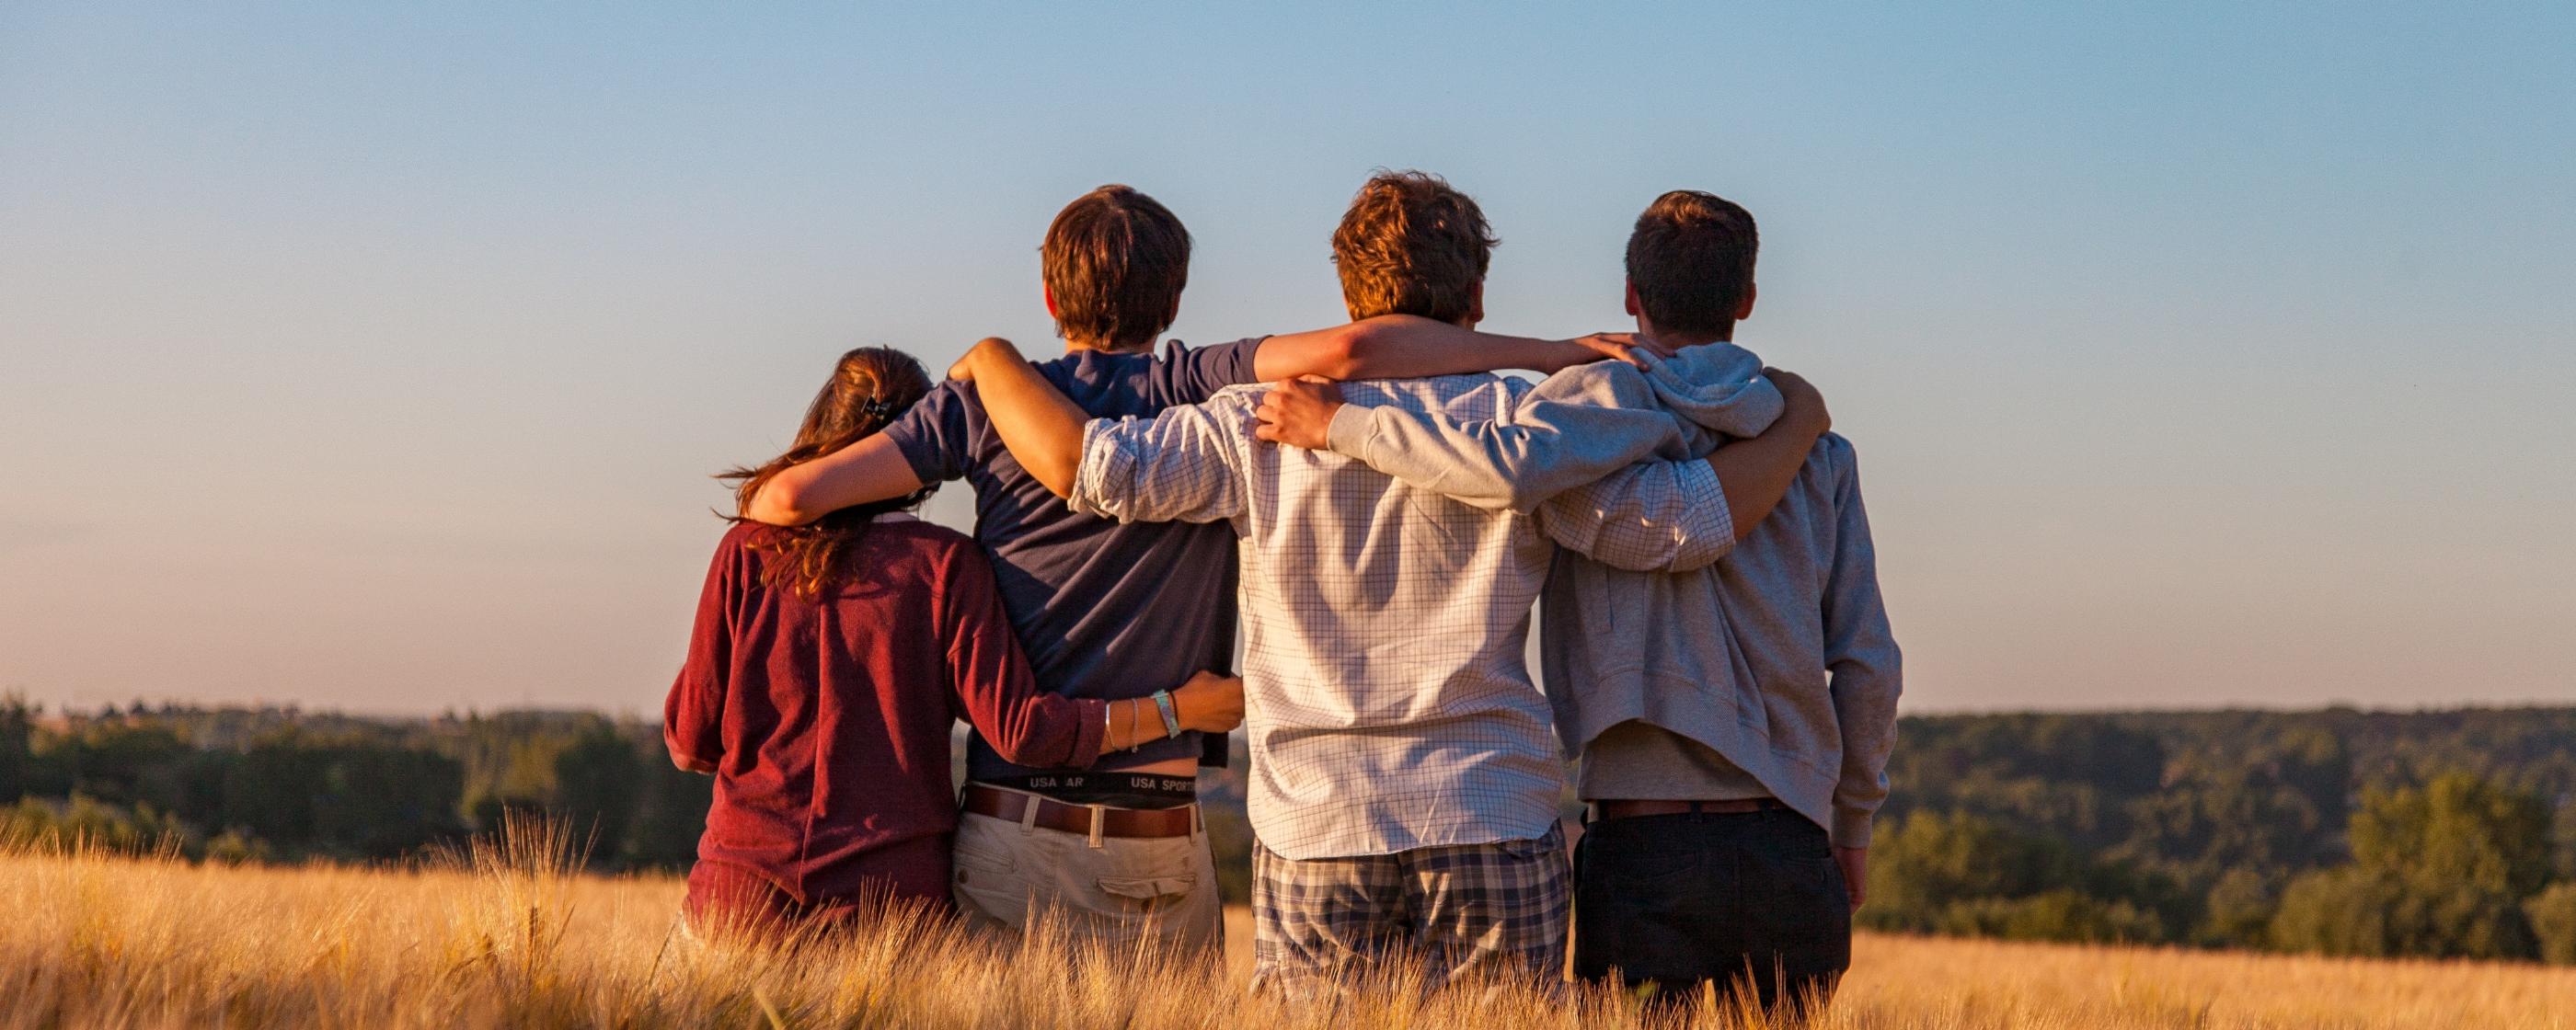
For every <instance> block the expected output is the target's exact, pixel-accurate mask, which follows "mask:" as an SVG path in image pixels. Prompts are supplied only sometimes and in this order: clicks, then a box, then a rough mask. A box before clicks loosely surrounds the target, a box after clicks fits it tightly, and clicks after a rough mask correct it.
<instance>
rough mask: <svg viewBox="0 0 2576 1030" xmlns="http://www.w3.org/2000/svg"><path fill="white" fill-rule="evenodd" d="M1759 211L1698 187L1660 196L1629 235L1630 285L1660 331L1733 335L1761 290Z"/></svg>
mask: <svg viewBox="0 0 2576 1030" xmlns="http://www.w3.org/2000/svg"><path fill="white" fill-rule="evenodd" d="M1761 245H1762V237H1761V234H1760V233H1759V232H1757V231H1755V229H1754V227H1753V213H1752V212H1750V211H1746V210H1745V209H1744V208H1743V207H1742V206H1740V205H1738V204H1736V203H1735V202H1734V201H1731V200H1728V199H1726V198H1724V197H1720V196H1718V195H1716V194H1714V193H1702V192H1700V191H1698V190H1674V191H1672V192H1670V193H1667V194H1664V195H1663V196H1660V197H1656V198H1655V202H1654V203H1652V204H1648V205H1646V213H1645V214H1641V215H1638V216H1637V228H1636V231H1635V232H1632V233H1629V234H1628V284H1629V285H1631V286H1634V287H1636V290H1637V306H1638V307H1639V308H1641V309H1643V310H1644V312H1645V315H1646V319H1647V320H1648V321H1650V322H1652V323H1654V326H1655V328H1657V329H1663V330H1668V331H1671V332H1678V333H1689V334H1693V335H1712V334H1713V335H1715V336H1717V337H1719V338H1721V339H1722V338H1725V337H1729V336H1732V335H1734V333H1735V313H1736V311H1737V310H1738V309H1740V308H1742V307H1743V305H1744V298H1745V297H1747V296H1749V295H1751V293H1752V290H1753V256H1754V252H1755V251H1757V250H1759V249H1761Z"/></svg>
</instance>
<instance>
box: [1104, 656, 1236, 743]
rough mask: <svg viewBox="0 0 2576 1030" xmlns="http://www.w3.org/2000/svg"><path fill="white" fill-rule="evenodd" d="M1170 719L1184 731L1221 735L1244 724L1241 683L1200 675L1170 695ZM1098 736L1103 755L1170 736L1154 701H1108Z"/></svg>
mask: <svg viewBox="0 0 2576 1030" xmlns="http://www.w3.org/2000/svg"><path fill="white" fill-rule="evenodd" d="M1170 700H1171V704H1172V717H1173V719H1174V721H1175V722H1177V723H1178V724H1179V725H1180V728H1181V729H1182V730H1185V731H1195V732H1200V733H1224V732H1226V731H1228V730H1231V729H1233V728H1235V727H1237V726H1240V725H1242V724H1243V680H1242V679H1240V678H1237V677H1233V676H1219V675H1216V674H1214V673H1207V672H1202V673H1199V674H1198V675H1196V676H1193V677H1191V678H1190V681H1189V682H1188V683H1186V684H1184V685H1182V686H1181V687H1180V688H1179V689H1177V690H1174V691H1172V692H1171V694H1170ZM1105 721H1106V722H1107V724H1108V726H1107V732H1105V733H1103V734H1102V735H1101V741H1102V742H1101V745H1100V746H1101V749H1102V750H1104V751H1125V750H1128V749H1130V748H1134V747H1137V746H1140V745H1143V744H1149V743H1152V742H1154V741H1157V740H1162V739H1164V738H1166V737H1168V736H1170V735H1171V727H1170V726H1169V725H1166V724H1165V723H1164V722H1163V711H1162V706H1161V705H1159V704H1156V703H1155V701H1154V699H1153V698H1150V697H1137V698H1128V699H1125V700H1121V701H1111V702H1109V703H1108V709H1107V713H1106V716H1105Z"/></svg>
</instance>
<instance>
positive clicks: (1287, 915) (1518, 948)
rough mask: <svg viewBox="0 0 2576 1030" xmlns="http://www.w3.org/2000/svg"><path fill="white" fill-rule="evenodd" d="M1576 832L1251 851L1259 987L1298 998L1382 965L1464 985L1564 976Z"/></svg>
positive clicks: (1436, 982) (1429, 984)
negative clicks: (1303, 851)
mask: <svg viewBox="0 0 2576 1030" xmlns="http://www.w3.org/2000/svg"><path fill="white" fill-rule="evenodd" d="M1572 884H1573V869H1572V867H1571V865H1569V863H1568V862H1567V860H1566V855H1565V832H1564V830H1563V829H1561V828H1558V827H1549V828H1548V831H1547V835H1546V836H1543V837H1539V838H1537V839H1535V840H1510V841H1501V842H1498V843H1493V844H1461V845H1454V846H1450V847H1437V848H1416V849H1414V850H1412V851H1399V852H1396V853H1395V854H1392V855H1359V856H1354V857H1350V858H1322V859H1310V860H1303V861H1301V860H1298V859H1292V858H1282V857H1280V856H1279V855H1278V854H1277V853H1275V852H1273V851H1271V850H1270V849H1269V848H1266V847H1262V846H1261V844H1260V842H1258V841H1255V842H1254V843H1253V851H1252V914H1253V920H1254V923H1253V933H1252V982H1253V986H1254V987H1255V988H1256V989H1273V990H1278V991H1281V992H1283V993H1286V994H1288V995H1290V996H1292V997H1294V996H1306V995H1309V994H1312V993H1315V992H1316V990H1317V989H1318V988H1323V989H1326V990H1329V989H1330V988H1331V987H1332V986H1333V985H1336V984H1342V983H1347V982H1349V981H1350V980H1351V978H1352V977H1353V976H1354V975H1359V976H1365V975H1368V974H1369V973H1370V972H1371V971H1372V968H1373V967H1375V968H1376V969H1378V970H1380V971H1382V972H1384V973H1387V974H1399V975H1400V974H1402V973H1405V972H1411V971H1410V970H1401V969H1388V968H1384V965H1385V964H1392V963H1414V964H1418V965H1419V973H1420V975H1421V977H1422V981H1423V987H1424V989H1425V990H1437V989H1438V988H1440V987H1441V986H1443V985H1445V984H1447V983H1449V982H1451V981H1455V980H1462V979H1471V978H1488V977H1535V978H1537V979H1539V980H1540V981H1542V982H1548V983H1553V982H1558V981H1561V980H1562V979H1563V978H1564V975H1565V936H1566V917H1567V913H1568V910H1569V909H1571V908H1572Z"/></svg>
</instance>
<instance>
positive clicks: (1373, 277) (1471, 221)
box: [1333, 171, 1501, 322]
mask: <svg viewBox="0 0 2576 1030" xmlns="http://www.w3.org/2000/svg"><path fill="white" fill-rule="evenodd" d="M1499 242H1501V241H1499V240H1496V239H1495V238H1494V233H1493V230H1492V229H1490V228H1489V227H1487V226H1486V225H1485V212H1484V211H1483V210H1482V209H1480V208H1478V207H1477V206H1476V201H1475V199H1474V198H1472V197H1469V196H1467V195H1466V194H1464V193H1460V192H1458V190H1457V188H1456V187H1453V186H1451V185H1449V183H1448V180H1445V179H1442V178H1441V177H1439V176H1437V175H1433V174H1431V173H1429V172H1385V171H1382V172H1379V173H1377V174H1376V175H1373V176H1370V177H1369V181H1368V183H1367V184H1366V185H1363V186H1361V187H1360V192H1359V195H1358V196H1355V197H1352V198H1351V207H1350V210H1349V211H1346V212H1344V213H1343V214H1342V224H1341V225H1340V226H1339V227H1338V228H1336V229H1334V230H1333V268H1334V270H1335V271H1337V272H1339V273H1340V274H1341V277H1342V304H1343V305H1344V306H1345V307H1348V308H1349V309H1350V312H1351V318H1352V319H1354V320H1357V319H1362V318H1370V317H1374V316H1377V315H1420V316H1422V317H1424V318H1435V319H1439V320H1440V321H1443V322H1455V321H1457V320H1459V319H1461V318H1465V317H1466V316H1467V313H1468V312H1469V311H1472V310H1474V308H1475V306H1476V286H1477V284H1479V283H1482V282H1484V281H1485V269H1486V267H1487V266H1489V265H1491V264H1492V263H1493V259H1494V245H1495V244H1496V243H1499Z"/></svg>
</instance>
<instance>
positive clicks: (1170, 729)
mask: <svg viewBox="0 0 2576 1030" xmlns="http://www.w3.org/2000/svg"><path fill="white" fill-rule="evenodd" d="M1154 708H1155V710H1157V711H1160V712H1162V713H1163V739H1165V740H1170V739H1172V738H1174V737H1177V736H1180V735H1181V715H1180V713H1179V712H1176V711H1173V710H1172V692H1171V691H1168V690H1157V691H1155V692H1154Z"/></svg>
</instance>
